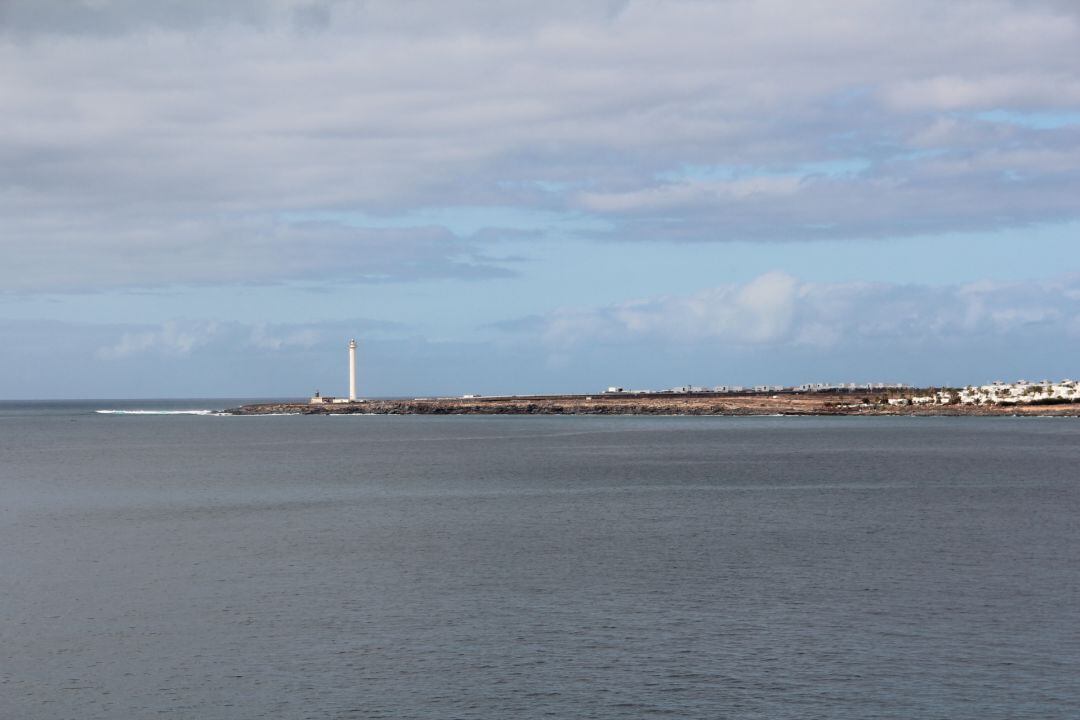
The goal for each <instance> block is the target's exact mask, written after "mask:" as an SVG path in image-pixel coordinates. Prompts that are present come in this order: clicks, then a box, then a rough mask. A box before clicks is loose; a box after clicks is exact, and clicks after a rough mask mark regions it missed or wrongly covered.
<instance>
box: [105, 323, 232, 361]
mask: <svg viewBox="0 0 1080 720" xmlns="http://www.w3.org/2000/svg"><path fill="white" fill-rule="evenodd" d="M220 330H221V326H220V325H219V324H218V323H216V322H194V323H192V322H186V323H182V324H181V323H178V322H176V321H173V320H170V321H167V322H165V323H164V324H163V325H162V326H161V327H160V328H158V329H154V330H146V331H142V332H126V333H124V334H123V335H121V336H120V339H119V340H118V341H117V342H116V343H114V344H112V345H109V346H106V347H102V348H99V349H98V352H97V354H98V357H100V358H102V359H105V360H118V359H124V358H130V357H132V356H134V355H139V354H142V353H147V352H153V353H158V354H165V355H189V354H191V352H192V351H193V350H195V349H197V348H199V347H201V346H204V345H206V344H208V343H209V342H210V341H211V340H213V339H214V337H215V336H217V335H218V333H219V332H220Z"/></svg>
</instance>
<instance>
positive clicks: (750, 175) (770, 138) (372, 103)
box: [0, 0, 1080, 291]
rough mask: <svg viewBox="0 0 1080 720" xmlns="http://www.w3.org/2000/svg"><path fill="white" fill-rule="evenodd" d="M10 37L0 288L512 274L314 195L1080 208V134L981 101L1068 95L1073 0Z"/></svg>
mask: <svg viewBox="0 0 1080 720" xmlns="http://www.w3.org/2000/svg"><path fill="white" fill-rule="evenodd" d="M0 28H2V29H0V84H2V86H3V87H4V93H3V94H2V95H0V114H2V115H3V117H4V118H5V132H4V134H3V136H2V137H0V216H2V217H4V218H5V231H4V236H3V238H2V239H0V251H2V252H3V253H4V257H5V260H6V261H7V262H5V263H3V264H0V283H3V286H4V287H7V288H12V287H13V288H18V289H21V290H25V291H36V290H55V289H56V288H58V287H64V286H67V285H75V286H79V287H109V286H120V285H138V284H156V285H161V284H169V283H198V282H211V283H226V284H227V283H236V282H245V281H251V282H277V281H282V280H289V279H310V278H312V277H333V278H335V279H341V280H345V281H354V280H360V281H365V280H371V279H378V280H389V281H410V280H423V279H431V278H487V277H496V276H500V275H504V274H505V272H506V271H505V270H504V269H502V268H501V266H500V265H499V264H498V263H493V262H490V261H487V260H485V259H484V257H483V252H482V250H481V249H478V248H477V246H476V243H477V242H478V241H477V240H476V239H474V238H471V237H460V236H455V235H453V233H450V232H449V231H448V230H445V229H441V228H434V229H433V228H426V227H412V228H405V229H401V230H398V231H397V232H396V234H394V233H387V232H383V231H382V230H380V229H379V228H376V227H368V228H352V227H338V226H334V225H333V224H323V225H315V226H312V225H304V226H301V225H298V224H288V223H286V224H282V223H281V221H280V218H281V217H283V216H285V215H288V216H291V217H297V216H302V215H304V214H314V213H318V212H324V211H331V212H342V213H361V214H365V215H367V216H379V217H386V218H391V219H394V218H397V219H400V218H401V217H406V216H408V215H410V214H411V213H415V212H417V211H419V210H423V209H430V208H440V209H444V210H445V209H449V210H451V211H452V210H453V209H454V208H475V207H502V208H512V209H518V210H521V211H536V210H543V211H547V212H551V213H555V214H559V213H580V212H585V213H587V214H589V215H591V216H593V218H594V219H597V220H599V221H603V222H605V223H608V224H609V225H610V226H611V227H612V231H611V232H610V233H607V235H606V237H607V238H608V239H609V240H616V241H617V240H633V239H649V240H655V241H684V240H692V241H724V240H732V239H744V240H778V239H779V240H795V239H815V238H823V237H824V238H838V237H841V238H862V237H896V236H903V235H910V234H921V233H927V232H945V231H970V230H988V229H995V228H1002V227H1009V226H1022V225H1026V224H1031V223H1039V222H1052V221H1062V220H1071V219H1077V218H1078V217H1080V209H1078V206H1077V204H1076V202H1075V198H1076V197H1077V195H1078V194H1080V174H1078V172H1077V170H1076V168H1077V167H1080V129H1078V128H1077V126H1076V125H1075V124H1072V125H1066V126H1063V127H1054V128H1039V127H1024V126H1018V125H1016V124H1015V123H1008V122H997V121H994V120H992V119H986V118H987V116H985V115H982V117H980V115H981V114H982V113H985V112H987V111H997V110H1005V111H1011V112H1015V113H1025V112H1027V113H1040V112H1041V113H1047V112H1075V111H1076V110H1077V108H1080V74H1078V73H1080V71H1078V70H1077V68H1080V17H1078V15H1077V13H1076V11H1075V8H1073V7H1072V6H1071V5H1070V4H1068V3H1064V2H1033V3H1019V2H1013V1H1009V0H988V2H984V3H940V2H933V1H932V0H916V1H915V2H912V1H911V0H879V1H878V2H873V3H836V2H828V1H826V0H810V1H808V2H799V3H794V2H785V1H783V0H762V1H761V2H753V3H749V2H717V3H701V2H694V1H690V0H685V1H676V2H658V1H654V0H632V1H627V2H602V3H571V2H553V3H526V2H509V3H499V4H492V3H484V2H463V3H439V2H415V3H399V2H389V1H379V0H375V1H372V2H351V1H348V0H339V1H329V0H327V1H325V2H307V1H305V2H299V1H296V2H293V1H289V0H274V1H273V2H255V1H254V0H240V1H239V2H229V3H221V2H209V1H202V0H201V1H199V2H190V3H175V2H166V1H164V0H157V1H155V0H139V1H136V0H104V1H101V2H60V1H59V0H33V1H31V0H6V2H4V3H2V4H0ZM943 38H945V39H947V40H945V41H943V40H942V39H943ZM852 162H858V163H862V166H863V167H864V168H865V169H864V170H861V171H859V172H854V173H847V174H844V175H843V176H838V175H834V174H830V173H829V172H824V173H822V172H821V171H820V167H822V166H823V165H825V166H827V165H829V164H830V163H832V164H835V163H840V164H843V163H852ZM687 167H699V168H713V169H722V168H727V169H732V168H734V171H733V172H734V176H733V177H729V178H726V179H720V180H718V179H716V178H712V179H707V178H701V177H692V176H688V177H681V178H679V175H680V173H685V170H686V168H687Z"/></svg>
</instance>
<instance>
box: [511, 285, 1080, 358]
mask: <svg viewBox="0 0 1080 720" xmlns="http://www.w3.org/2000/svg"><path fill="white" fill-rule="evenodd" d="M1078 289H1080V276H1075V275H1074V276H1065V277H1061V278H1057V279H1054V280H1049V281H1043V282H1027V283H1013V284H1000V283H976V284H967V285H953V286H917V285H893V284H888V283H809V282H804V281H800V280H798V279H797V278H795V277H793V276H791V275H789V274H786V273H781V272H772V273H766V274H764V275H761V276H759V277H757V278H755V279H753V280H751V281H749V282H747V283H744V284H730V285H722V286H718V287H714V288H709V289H706V290H702V291H699V292H696V293H693V294H688V295H674V296H661V297H655V298H645V299H640V300H632V301H627V302H623V303H618V304H614V305H608V306H603V307H597V308H576V309H575V308H567V309H562V310H558V311H555V312H553V313H550V314H548V315H546V316H541V317H530V318H526V319H522V320H521V321H518V322H516V323H515V322H507V323H503V324H501V325H500V326H499V328H498V329H500V330H502V331H504V332H508V333H519V334H520V333H529V334H532V335H535V336H538V337H541V338H543V343H544V345H546V346H547V347H548V348H550V349H551V350H552V351H553V352H566V351H567V350H570V349H574V348H580V347H582V346H584V345H594V344H607V345H613V346H619V345H627V344H637V345H641V344H654V345H682V346H688V347H695V346H710V345H713V346H715V345H722V346H730V347H737V348H745V349H752V348H767V347H797V348H804V349H813V350H815V351H818V352H822V353H826V352H834V351H836V350H837V349H838V348H841V347H844V346H849V345H852V344H859V343H881V344H885V345H892V346H895V345H896V344H898V343H921V344H926V343H936V342H941V341H946V342H950V343H951V342H960V341H968V340H972V339H974V338H980V337H982V338H986V337H996V338H1003V339H1011V340H1014V341H1016V342H1018V343H1019V342H1021V341H1022V340H1023V339H1024V338H1026V337H1028V336H1030V335H1031V334H1032V333H1035V334H1037V335H1041V336H1046V337H1054V336H1065V335H1077V333H1076V322H1075V321H1076V318H1077V317H1080V300H1078V298H1077V290H1078ZM1077 337H1080V335H1077Z"/></svg>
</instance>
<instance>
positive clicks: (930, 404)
mask: <svg viewBox="0 0 1080 720" xmlns="http://www.w3.org/2000/svg"><path fill="white" fill-rule="evenodd" d="M1044 389H1045V388H1044ZM226 412H228V413H230V414H233V415H269V414H296V415H349V414H372V415H923V416H925V415H977V416H993V415H1025V416H1072V417H1077V416H1080V397H1074V396H1073V394H1072V393H1070V394H1069V395H1068V396H1060V395H1058V396H1055V395H1050V396H1047V395H1046V394H1045V393H1044V392H1043V391H1040V392H1039V394H1038V395H1036V394H1034V393H1029V394H1027V395H1026V396H1019V397H1016V398H1012V397H1011V395H1010V396H1009V397H1008V398H1006V397H1005V396H1002V397H1000V398H994V397H993V396H989V397H987V396H983V395H982V394H981V393H979V392H978V391H976V392H972V391H970V390H968V389H944V390H942V389H914V388H911V389H891V390H887V391H881V390H877V391H871V390H821V391H797V390H778V391H766V392H754V391H751V392H741V393H733V392H712V391H705V392H700V391H699V392H682V393H679V392H660V393H626V392H603V393H598V394H595V395H529V396H492V397H479V396H465V397H440V398H412V399H394V400H355V401H344V402H319V403H312V402H297V403H261V404H255V405H245V406H243V407H238V408H234V409H231V410H228V411H226Z"/></svg>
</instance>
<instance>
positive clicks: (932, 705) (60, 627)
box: [0, 402, 1080, 719]
mask: <svg viewBox="0 0 1080 720" xmlns="http://www.w3.org/2000/svg"><path fill="white" fill-rule="evenodd" d="M228 404H230V403H227V402H218V403H206V402H202V403H169V404H165V403H154V404H152V405H153V407H157V408H163V409H174V410H175V409H199V408H205V409H210V408H214V407H222V406H225V405H228ZM139 407H140V405H139V404H137V403H133V404H127V405H126V406H122V405H120V404H118V403H102V402H98V403H89V404H63V403H56V404H51V405H37V404H23V405H15V404H10V403H9V404H0V499H2V511H0V581H2V590H3V597H2V603H0V717H4V718H148V717H177V718H257V717H266V718H336V717H362V718H374V717H385V718H490V719H495V718H500V719H501V718H539V717H556V718H578V717H583V718H584V717H594V718H641V717H650V716H669V717H680V718H684V717H686V718H920V719H923V718H950V719H951V718H980V719H982V718H1002V719H1004V718H1075V717H1080V682H1077V677H1078V676H1080V592H1078V590H1080V532H1078V531H1080V521H1078V519H1080V480H1078V477H1080V473H1078V471H1077V468H1078V460H1080V421H1075V420H1068V419H1010V418H835V419H825V418H758V419H752V418H629V417H619V418H601V417H523V418H515V417H439V418H424V417H245V418H233V417H215V416H196V415H160V416H159V415H102V414H97V413H94V412H93V411H94V410H96V409H105V408H114V409H128V410H131V409H138V408H139ZM142 407H146V406H145V404H144V405H143V406H142Z"/></svg>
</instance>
